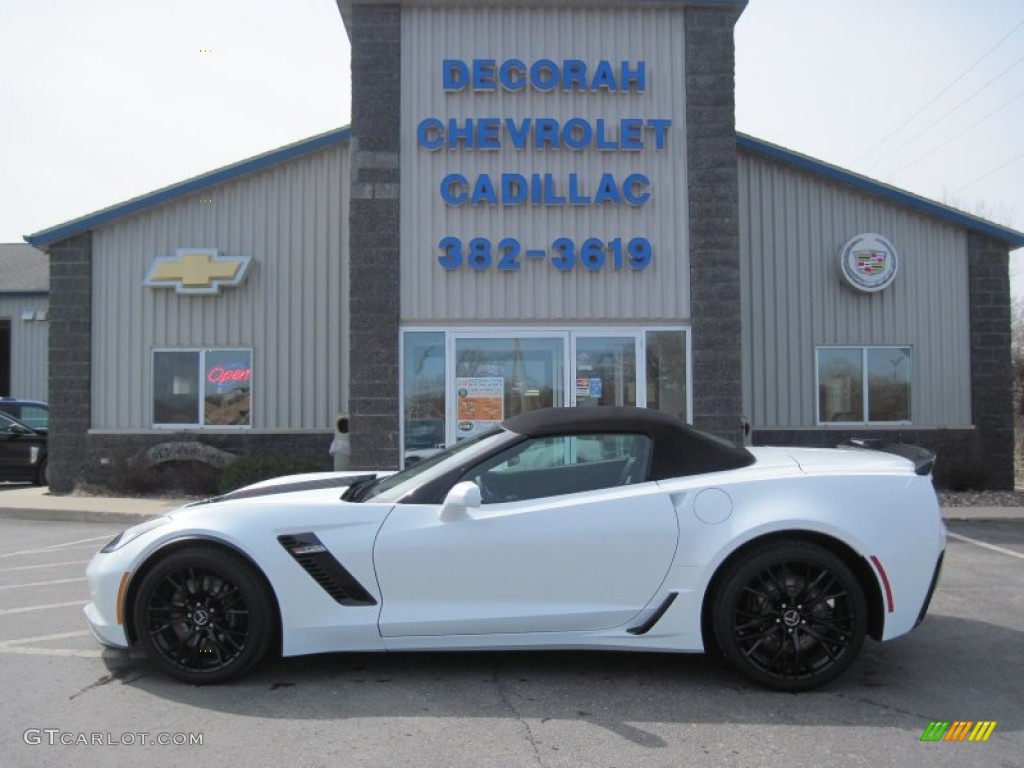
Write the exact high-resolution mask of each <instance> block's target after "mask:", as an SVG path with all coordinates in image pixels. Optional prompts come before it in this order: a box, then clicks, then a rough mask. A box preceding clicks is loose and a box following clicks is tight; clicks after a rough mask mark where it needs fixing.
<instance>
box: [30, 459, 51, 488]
mask: <svg viewBox="0 0 1024 768" xmlns="http://www.w3.org/2000/svg"><path fill="white" fill-rule="evenodd" d="M49 470H50V459H49V457H47V456H43V460H42V461H41V462H39V469H37V470H36V476H35V477H34V478H32V482H33V484H35V485H49V484H50V482H49V478H48V477H47V476H46V475H47V472H49Z"/></svg>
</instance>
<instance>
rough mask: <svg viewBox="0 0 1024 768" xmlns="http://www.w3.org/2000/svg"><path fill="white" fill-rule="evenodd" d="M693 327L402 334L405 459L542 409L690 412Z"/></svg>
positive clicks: (684, 417)
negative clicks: (621, 407)
mask: <svg viewBox="0 0 1024 768" xmlns="http://www.w3.org/2000/svg"><path fill="white" fill-rule="evenodd" d="M689 355H690V344H689V330H688V329H687V328H679V327H677V328H636V327H579V328H560V329H547V330H545V329H540V328H536V327H492V328H472V329H470V328H467V329H455V330H440V329H428V328H423V329H412V328H410V329H406V330H404V331H403V333H402V456H403V462H404V465H409V464H413V463H415V462H417V461H422V460H423V459H425V458H428V457H429V456H432V455H434V454H435V453H437V452H438V451H439V450H440V449H441V448H443V447H444V446H445V445H452V444H453V443H456V442H458V441H459V440H461V439H465V438H467V437H471V436H473V435H474V434H477V433H478V432H482V431H484V430H486V429H489V428H490V427H492V426H493V425H494V424H498V423H500V422H501V421H503V420H504V419H507V418H510V417H512V416H516V415H518V414H521V413H526V412H528V411H532V410H534V409H536V408H546V407H552V406H554V407H573V406H575V407H583V408H586V407H593V406H601V405H637V406H640V407H642V408H653V409H655V410H659V411H664V412H666V413H671V414H672V415H674V416H677V417H679V418H680V419H682V420H684V421H688V420H689V415H690V386H689V376H690V365H689Z"/></svg>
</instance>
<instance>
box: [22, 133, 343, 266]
mask: <svg viewBox="0 0 1024 768" xmlns="http://www.w3.org/2000/svg"><path fill="white" fill-rule="evenodd" d="M351 137H352V129H351V128H349V127H345V128H337V129H335V130H333V131H328V132H327V133H321V134H319V135H317V136H313V137H311V138H308V139H303V140H302V141H297V142H295V143H294V144H288V145H287V146H284V147H280V148H279V149H274V150H271V151H270V152H265V153H263V154H262V155H257V156H256V157H251V158H249V159H248V160H242V161H241V162H238V163H235V164H234V165H228V166H225V167H223V168H218V169H217V170H215V171H210V172H209V173H204V174H202V175H201V176H195V177H193V178H191V179H188V180H187V181H182V182H179V183H178V184H172V185H171V186H169V187H164V188H163V189H158V190H156V191H155V192H150V193H149V194H148V195H142V196H141V197H135V198H132V199H131V200H128V201H126V202H124V203H120V204H118V205H114V206H111V207H110V208H104V209H103V210H101V211H97V212H96V213H90V214H89V215H87V216H82V217H81V218H78V219H74V220H73V221H68V222H65V223H64V224H58V225H57V226H55V227H51V228H49V229H44V230H42V231H40V232H36V233H35V234H33V235H25V237H24V240H25V242H26V243H29V244H30V245H34V246H35V247H36V248H44V247H45V246H47V245H49V244H50V243H55V242H57V241H58V240H63V239H64V238H66V237H71V236H72V235H77V234H81V233H82V232H87V231H89V230H91V229H95V228H96V227H100V226H102V225H104V224H107V223H109V222H111V221H113V220H114V219H119V218H121V217H123V216H130V215H131V214H133V213H138V212H139V211H143V210H145V209H147V208H152V207H153V206H156V205H161V204H162V203H166V202H169V201H171V200H174V199H176V198H179V197H184V196H186V195H190V194H192V193H193V192H198V191H199V190H200V189H204V188H206V187H210V186H213V185H214V184H222V183H224V182H225V181H231V180H232V179H236V178H238V177H239V176H243V175H245V174H247V173H254V172H256V171H262V170H264V169H265V168H269V167H270V166H272V165H276V164H278V163H283V162H285V161H287V160H292V159H294V158H296V157H299V156H300V155H305V154H308V153H310V152H316V151H317V150H319V149H326V148H327V147H331V146H334V145H335V144H340V143H342V142H345V141H348V140H349V139H350V138H351Z"/></svg>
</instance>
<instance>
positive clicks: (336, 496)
mask: <svg viewBox="0 0 1024 768" xmlns="http://www.w3.org/2000/svg"><path fill="white" fill-rule="evenodd" d="M390 474H393V472H392V471H390V470H389V471H378V472H374V471H363V472H309V473H306V474H302V475H286V476H284V477H275V478H272V479H270V480H263V481H261V482H259V483H253V484H252V485H247V486H245V487H244V488H239V489H237V490H234V491H231V492H230V493H226V494H223V495H221V496H214V497H212V498H209V499H203V500H202V501H194V502H192V503H190V504H186V505H185V506H183V507H179V508H178V509H177V510H175V511H174V512H172V513H170V514H171V515H172V516H177V515H179V514H191V513H193V512H195V511H199V510H210V511H212V510H213V509H226V508H228V507H231V508H234V509H237V508H238V507H239V506H243V505H245V504H246V503H248V504H262V503H267V502H273V503H275V504H284V505H288V504H300V503H301V504H321V503H328V502H330V503H334V504H337V503H338V502H339V501H340V499H341V495H342V493H344V491H345V489H346V488H348V487H349V486H350V485H352V483H353V482H355V481H357V480H361V479H364V478H367V479H369V478H373V477H384V476H387V475H390Z"/></svg>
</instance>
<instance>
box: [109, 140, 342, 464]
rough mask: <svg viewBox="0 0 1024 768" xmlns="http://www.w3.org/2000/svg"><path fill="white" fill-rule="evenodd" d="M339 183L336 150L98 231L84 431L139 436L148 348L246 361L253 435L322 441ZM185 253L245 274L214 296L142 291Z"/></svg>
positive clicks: (334, 328)
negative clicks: (233, 260) (243, 266)
mask: <svg viewBox="0 0 1024 768" xmlns="http://www.w3.org/2000/svg"><path fill="white" fill-rule="evenodd" d="M348 178H349V147H348V145H347V144H345V145H342V146H339V147H333V148H330V149H327V150H323V151H320V152H316V153H313V154H310V155H306V156H303V157H300V158H296V159H295V160H291V161H288V162H286V163H282V164H281V165H278V166H274V167H272V168H270V169H267V170H265V171H261V172H258V173H254V174H252V175H250V176H245V177H243V178H241V179H237V180H234V181H231V182H228V183H225V184H221V185H218V186H215V187H212V188H209V189H207V190H204V191H203V192H202V193H201V194H196V195H193V196H190V197H188V198H185V199H181V200H177V201H175V202H172V203H168V204H166V205H162V206H160V207H158V208H155V209H153V210H151V211H147V212H144V213H141V214H139V215H136V216H132V217H130V218H128V219H125V220H122V221H119V222H115V223H114V224H112V225H110V226H106V227H103V228H101V229H98V230H97V231H96V232H95V240H94V249H95V250H94V260H93V264H94V268H93V269H94V274H93V285H94V300H93V334H94V345H93V358H92V370H93V387H92V392H93V395H92V414H93V424H92V426H93V428H94V429H113V430H130V429H146V428H149V427H150V426H151V416H152V380H151V378H152V363H151V354H152V350H153V349H154V348H168V347H169V348H175V347H182V348H187V347H204V348H213V347H249V348H251V349H252V350H253V357H252V363H253V388H252V392H253V402H252V408H253V410H252V414H253V415H252V427H253V429H254V430H260V429H268V430H273V429H289V430H300V429H311V430H325V429H331V428H332V425H333V424H334V420H335V417H336V413H337V411H338V410H339V409H341V408H343V407H344V403H345V401H346V399H347V395H348V392H347V378H346V377H345V376H344V375H343V371H344V370H345V368H346V367H347V359H348V286H347V284H346V283H345V282H344V279H345V277H344V276H345V275H346V273H347V266H346V260H347V255H348V245H347V243H348V238H347V237H345V236H343V224H344V223H345V222H347V220H348V186H347V184H348ZM203 200H212V202H202V201H203ZM185 247H188V248H217V249H219V250H220V252H221V254H223V255H243V256H251V257H253V259H254V262H253V264H252V266H251V267H250V272H249V275H248V277H247V279H246V282H245V283H244V284H243V285H242V286H239V287H237V288H224V289H222V291H221V293H220V295H216V296H182V295H179V294H177V293H175V292H174V290H172V289H165V288H159V289H154V288H147V287H144V286H143V284H142V281H143V279H144V277H145V275H146V273H147V270H148V269H149V267H150V265H151V264H152V262H153V260H154V259H155V258H156V257H158V256H172V255H174V252H175V250H176V249H177V248H185ZM325 450H326V446H325Z"/></svg>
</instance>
